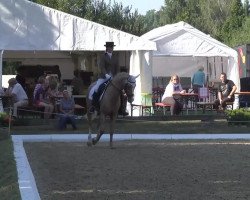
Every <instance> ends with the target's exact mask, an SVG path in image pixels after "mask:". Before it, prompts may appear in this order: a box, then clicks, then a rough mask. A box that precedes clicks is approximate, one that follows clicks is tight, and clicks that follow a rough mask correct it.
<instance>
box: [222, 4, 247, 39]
mask: <svg viewBox="0 0 250 200" xmlns="http://www.w3.org/2000/svg"><path fill="white" fill-rule="evenodd" d="M244 20H245V14H244V10H243V5H242V3H241V0H233V2H232V5H231V7H230V16H229V18H227V20H226V22H225V23H224V25H223V27H222V32H221V35H222V38H223V39H224V41H225V42H226V43H230V40H231V39H232V37H233V35H232V33H233V32H235V31H237V30H239V29H240V28H241V27H242V24H243V23H244Z"/></svg>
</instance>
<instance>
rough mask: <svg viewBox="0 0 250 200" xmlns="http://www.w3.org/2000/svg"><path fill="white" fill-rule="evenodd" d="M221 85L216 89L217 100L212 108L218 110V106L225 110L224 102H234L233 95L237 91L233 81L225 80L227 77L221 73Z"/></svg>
mask: <svg viewBox="0 0 250 200" xmlns="http://www.w3.org/2000/svg"><path fill="white" fill-rule="evenodd" d="M220 80H221V83H220V84H219V88H218V99H216V100H215V101H214V108H215V109H216V110H218V109H219V106H221V108H222V109H223V110H225V109H226V106H227V105H226V102H234V99H235V98H234V93H235V92H236V90H237V87H236V85H235V84H234V82H233V81H231V80H229V79H227V75H226V74H225V73H224V72H223V73H221V75H220Z"/></svg>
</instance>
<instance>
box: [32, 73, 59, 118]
mask: <svg viewBox="0 0 250 200" xmlns="http://www.w3.org/2000/svg"><path fill="white" fill-rule="evenodd" d="M47 90H48V84H46V82H45V78H44V77H43V76H41V77H39V79H38V83H37V84H36V86H35V90H34V93H33V98H34V105H35V106H39V107H44V119H49V118H50V117H51V115H52V113H53V111H54V105H53V104H52V103H51V101H50V98H49V96H48V94H47Z"/></svg>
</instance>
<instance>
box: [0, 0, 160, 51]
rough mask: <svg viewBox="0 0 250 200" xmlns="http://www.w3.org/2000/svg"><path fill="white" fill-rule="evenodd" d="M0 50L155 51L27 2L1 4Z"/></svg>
mask: <svg viewBox="0 0 250 200" xmlns="http://www.w3.org/2000/svg"><path fill="white" fill-rule="evenodd" d="M0 16H1V23H0V30H1V31H0V32H1V34H0V49H3V50H62V51H75V50H80V51H99V50H100V51H101V50H104V49H105V48H104V44H105V42H106V41H113V42H114V43H115V44H116V50H155V49H156V46H155V43H154V42H152V41H149V40H147V39H143V38H140V37H137V36H135V35H132V34H129V33H125V32H122V31H119V30H116V29H113V28H110V27H107V26H104V25H101V24H98V23H94V22H92V21H89V20H85V19H82V18H79V17H76V16H73V15H69V14H67V13H64V12H61V11H58V10H55V9H52V8H48V7H45V6H42V5H39V4H36V3H33V2H30V1H28V0H18V1H13V0H1V1H0Z"/></svg>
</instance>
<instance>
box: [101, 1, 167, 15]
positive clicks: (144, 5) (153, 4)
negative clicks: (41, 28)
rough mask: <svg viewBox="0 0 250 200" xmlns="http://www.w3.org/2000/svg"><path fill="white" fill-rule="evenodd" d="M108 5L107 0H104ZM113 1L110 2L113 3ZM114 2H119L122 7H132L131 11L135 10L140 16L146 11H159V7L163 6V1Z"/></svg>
mask: <svg viewBox="0 0 250 200" xmlns="http://www.w3.org/2000/svg"><path fill="white" fill-rule="evenodd" d="M105 1H106V3H109V0H105ZM113 2H114V0H111V3H113ZM115 2H117V3H119V2H121V3H122V5H123V6H132V11H134V10H135V9H137V10H138V12H139V13H140V14H142V15H145V14H146V12H147V11H148V10H152V9H155V10H157V11H158V10H160V8H161V6H164V0H115Z"/></svg>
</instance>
